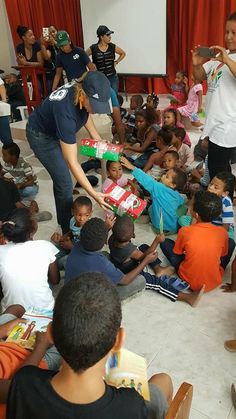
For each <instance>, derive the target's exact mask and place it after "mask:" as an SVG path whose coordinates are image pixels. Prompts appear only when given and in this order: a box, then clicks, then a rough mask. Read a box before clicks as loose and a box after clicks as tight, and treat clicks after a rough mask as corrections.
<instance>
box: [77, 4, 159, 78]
mask: <svg viewBox="0 0 236 419" xmlns="http://www.w3.org/2000/svg"><path fill="white" fill-rule="evenodd" d="M80 4H81V17H82V25H83V36H84V47H85V49H87V48H88V47H89V46H90V45H91V44H94V43H96V42H97V36H96V30H97V28H98V26H99V25H106V26H107V27H108V28H109V29H111V30H112V31H114V34H113V35H112V42H113V43H114V44H116V45H117V46H119V47H121V48H122V49H123V50H124V51H125V52H126V57H125V59H124V60H123V61H122V62H121V63H120V64H118V66H117V71H118V73H123V74H137V75H165V74H166V0H147V1H145V0H97V1H96V0H95V1H94V0H81V2H80Z"/></svg>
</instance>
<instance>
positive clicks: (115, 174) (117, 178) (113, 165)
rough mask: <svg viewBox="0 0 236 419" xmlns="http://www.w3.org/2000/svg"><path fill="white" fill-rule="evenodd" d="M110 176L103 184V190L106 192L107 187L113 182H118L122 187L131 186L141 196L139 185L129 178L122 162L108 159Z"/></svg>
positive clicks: (107, 165)
mask: <svg viewBox="0 0 236 419" xmlns="http://www.w3.org/2000/svg"><path fill="white" fill-rule="evenodd" d="M106 169H107V174H108V177H107V178H106V179H105V181H104V182H103V184H102V192H106V190H107V188H108V187H109V186H110V185H111V184H112V183H116V184H117V185H118V186H120V187H121V188H125V189H127V188H130V190H132V192H133V193H135V195H137V196H139V192H138V190H137V186H136V185H135V184H134V182H132V181H131V180H130V179H127V178H126V176H125V175H124V172H123V167H122V165H121V163H120V162H119V161H118V162H115V161H110V160H108V161H107V164H106Z"/></svg>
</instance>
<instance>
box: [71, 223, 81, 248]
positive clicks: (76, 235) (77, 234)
mask: <svg viewBox="0 0 236 419" xmlns="http://www.w3.org/2000/svg"><path fill="white" fill-rule="evenodd" d="M81 228H82V227H78V226H77V225H76V219H75V217H71V219H70V232H71V234H72V237H73V243H78V242H79V241H80V232H81Z"/></svg>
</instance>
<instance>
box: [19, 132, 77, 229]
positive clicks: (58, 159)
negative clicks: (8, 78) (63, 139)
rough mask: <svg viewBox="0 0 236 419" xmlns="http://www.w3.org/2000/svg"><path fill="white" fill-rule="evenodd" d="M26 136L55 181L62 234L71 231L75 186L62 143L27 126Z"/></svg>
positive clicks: (54, 186) (55, 194)
mask: <svg viewBox="0 0 236 419" xmlns="http://www.w3.org/2000/svg"><path fill="white" fill-rule="evenodd" d="M26 136H27V139H28V141H29V144H30V147H31V149H32V150H33V152H34V154H35V156H36V157H37V158H38V159H39V161H40V162H41V163H42V165H43V166H44V167H45V169H47V171H48V173H49V174H50V176H51V178H52V181H53V193H54V198H55V204H56V213H57V222H58V224H59V225H60V226H61V229H62V232H63V234H64V233H67V231H69V225H70V219H71V207H72V202H73V198H72V191H73V185H72V180H71V175H70V172H69V169H68V166H67V163H66V161H65V159H64V157H63V154H62V151H61V147H60V143H59V141H57V139H56V138H54V137H51V136H49V135H47V134H44V133H42V132H37V131H35V130H33V129H31V128H30V127H29V125H27V126H26Z"/></svg>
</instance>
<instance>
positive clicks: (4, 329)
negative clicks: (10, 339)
mask: <svg viewBox="0 0 236 419" xmlns="http://www.w3.org/2000/svg"><path fill="white" fill-rule="evenodd" d="M19 323H27V320H26V319H23V318H20V319H14V320H10V321H9V322H7V323H5V324H3V325H2V326H0V337H1V338H7V336H8V335H10V333H11V331H12V329H14V327H15V326H17V325H18V324H19Z"/></svg>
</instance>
